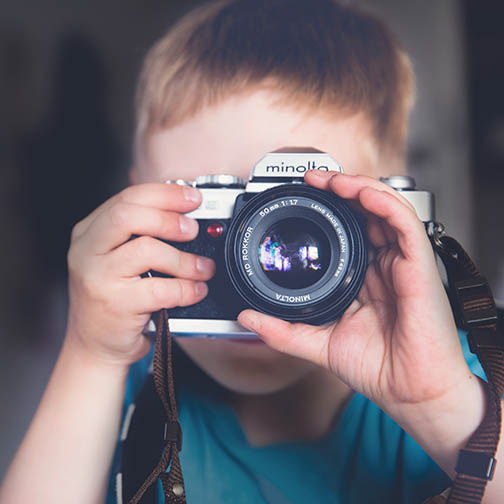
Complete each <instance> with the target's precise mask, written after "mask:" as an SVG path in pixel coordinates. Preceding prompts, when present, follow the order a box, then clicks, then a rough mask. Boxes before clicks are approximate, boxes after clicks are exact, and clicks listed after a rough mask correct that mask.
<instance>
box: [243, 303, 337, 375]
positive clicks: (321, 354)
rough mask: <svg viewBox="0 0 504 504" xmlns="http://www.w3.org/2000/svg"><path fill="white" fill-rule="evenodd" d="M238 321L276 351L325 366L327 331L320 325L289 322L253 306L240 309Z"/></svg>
mask: <svg viewBox="0 0 504 504" xmlns="http://www.w3.org/2000/svg"><path fill="white" fill-rule="evenodd" d="M238 322H239V323H240V324H241V325H243V326H244V327H246V328H248V329H250V330H251V331H253V332H255V333H256V334H257V335H258V336H259V337H260V338H261V339H262V340H263V341H264V342H265V343H266V344H267V345H268V346H270V347H271V348H274V349H276V350H279V351H280V352H283V353H286V354H289V355H293V356H294V357H299V358H301V359H306V360H309V361H311V362H314V363H315V364H318V365H320V366H324V367H326V368H327V367H328V362H327V356H328V352H327V345H328V341H329V331H327V330H325V329H324V328H323V327H321V326H311V325H308V324H302V323H290V322H286V321H285V320H281V319H278V318H275V317H271V316H269V315H265V314H263V313H259V312H257V311H254V310H244V311H242V312H241V313H240V314H239V315H238Z"/></svg>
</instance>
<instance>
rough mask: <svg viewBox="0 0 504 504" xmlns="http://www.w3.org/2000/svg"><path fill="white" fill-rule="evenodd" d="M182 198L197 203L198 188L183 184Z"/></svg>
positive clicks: (199, 196) (198, 198)
mask: <svg viewBox="0 0 504 504" xmlns="http://www.w3.org/2000/svg"><path fill="white" fill-rule="evenodd" d="M184 198H185V199H186V200H187V201H193V202H194V203H198V202H200V201H201V192H200V190H199V189H196V188H195V187H187V186H184Z"/></svg>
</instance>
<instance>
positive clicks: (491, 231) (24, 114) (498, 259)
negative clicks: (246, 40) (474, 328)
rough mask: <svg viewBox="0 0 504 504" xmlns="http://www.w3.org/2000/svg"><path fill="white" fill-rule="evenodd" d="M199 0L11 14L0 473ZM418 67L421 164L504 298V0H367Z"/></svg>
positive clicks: (125, 0)
mask: <svg viewBox="0 0 504 504" xmlns="http://www.w3.org/2000/svg"><path fill="white" fill-rule="evenodd" d="M307 1H308V0H307ZM198 3H199V2H198V1H196V0H168V1H166V0H142V1H135V0H107V1H105V2H104V1H100V2H98V1H96V0H87V1H86V2H84V1H82V0H66V1H65V2H57V1H56V0H17V1H16V2H14V1H10V2H4V3H3V7H2V9H1V11H0V114H1V115H0V117H1V121H0V170H1V172H0V174H1V178H0V194H1V195H0V228H1V229H2V239H1V242H0V243H1V245H0V247H1V248H0V254H1V255H0V257H1V260H0V277H1V279H2V280H1V282H0V478H1V477H2V476H3V474H4V472H5V470H6V469H7V466H8V464H9V461H10V460H11V458H12V456H13V454H14V452H15V450H16V447H17V446H18V444H19V442H20V441H21V439H22V436H23V434H24V432H25V430H26V428H27V427H28V424H29V422H30V419H31V417H32V416H33V413H34V412H35V409H36V406H37V403H38V401H39V399H40V396H41V394H42V392H43V390H44V387H45V385H46V383H47V380H48V378H49V375H50V372H51V369H52V366H53V364H54V362H55V360H56V357H57V354H58V350H59V348H60V345H61V342H62V339H63V336H64V331H65V322H66V309H67V291H66V281H67V278H66V252H67V248H68V243H69V235H70V231H71V228H72V226H73V225H74V224H75V223H76V222H77V221H78V220H80V219H82V218H83V217H85V216H86V215H87V214H89V213H90V212H91V211H92V210H93V209H94V208H95V207H96V206H98V205H99V204H100V203H102V202H103V201H104V200H105V199H107V198H108V197H110V196H111V195H112V194H114V193H116V192H118V191H119V190H121V189H122V188H124V187H125V186H126V185H127V178H126V174H127V169H128V165H129V161H130V146H131V138H132V131H133V113H132V101H133V94H134V87H135V80H136V76H137V74H138V72H139V68H140V64H141V61H142V58H143V56H144V55H145V52H146V50H147V48H148V47H149V46H150V45H151V44H152V43H153V42H154V40H156V39H157V38H158V37H159V36H161V34H162V33H163V32H164V31H165V30H166V29H167V27H169V25H170V24H172V23H173V22H174V21H175V20H176V19H177V18H178V17H179V16H181V15H182V14H183V13H185V12H186V11H188V10H189V9H191V8H192V7H193V6H195V5H197V4H198ZM355 3H358V4H364V5H366V6H367V7H369V8H370V9H371V10H373V11H375V12H377V13H379V14H380V15H381V16H382V17H383V18H384V19H385V20H386V21H388V23H389V24H390V25H391V26H392V28H393V30H394V31H395V32H396V33H397V34H398V35H399V37H400V38H401V39H402V40H403V42H404V44H405V46H406V48H407V49H408V51H409V53H410V54H411V56H412V59H413V63H414V66H415V70H416V73H417V78H418V101H417V106H416V109H415V111H414V114H413V117H412V122H411V137H410V144H409V166H410V171H411V173H412V174H413V175H414V176H415V177H416V179H417V184H418V186H420V187H422V188H426V189H429V190H431V191H433V192H434V193H435V195H436V199H437V206H438V218H439V220H441V221H442V222H444V223H445V225H446V227H447V230H448V232H449V233H450V234H451V235H453V236H455V237H456V238H457V239H459V240H460V241H461V242H462V243H463V244H464V245H465V246H466V248H467V249H468V251H469V252H470V253H471V255H472V256H473V258H474V260H475V261H476V263H477V264H478V266H479V268H480V270H481V271H482V273H483V274H484V275H485V276H486V277H487V278H488V279H489V280H490V283H491V284H492V287H493V290H494V293H495V294H496V297H497V299H498V301H499V302H500V303H502V304H504V232H503V224H502V220H503V219H504V211H503V209H502V203H503V201H504V99H503V96H502V90H503V89H504V69H503V66H502V52H503V49H504V29H503V24H502V19H503V15H504V2H502V1H500V0H495V1H490V0H485V1H482V2H474V1H471V0H465V1H463V0H443V1H439V0H407V1H404V0H368V1H358V0H355Z"/></svg>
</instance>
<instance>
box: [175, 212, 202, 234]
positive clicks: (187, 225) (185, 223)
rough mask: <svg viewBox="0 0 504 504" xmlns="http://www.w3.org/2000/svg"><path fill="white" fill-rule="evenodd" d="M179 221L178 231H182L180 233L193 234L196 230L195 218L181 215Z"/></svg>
mask: <svg viewBox="0 0 504 504" xmlns="http://www.w3.org/2000/svg"><path fill="white" fill-rule="evenodd" d="M179 222H180V231H182V233H190V234H194V233H195V232H196V231H197V230H198V222H197V221H196V220H195V219H191V218H189V217H186V216H185V215H181V216H180V221H179Z"/></svg>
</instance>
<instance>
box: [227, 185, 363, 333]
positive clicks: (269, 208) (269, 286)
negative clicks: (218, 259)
mask: <svg viewBox="0 0 504 504" xmlns="http://www.w3.org/2000/svg"><path fill="white" fill-rule="evenodd" d="M286 219H298V221H299V222H304V223H306V222H308V223H310V224H309V225H310V226H311V225H313V230H314V232H315V230H318V231H317V232H319V231H320V233H322V234H323V235H325V236H327V239H328V241H329V243H330V248H331V250H330V254H328V255H329V256H330V261H328V262H327V264H326V265H325V266H326V272H325V274H323V275H322V277H321V278H318V280H316V281H314V282H313V284H311V283H310V282H308V283H307V284H306V285H304V286H303V285H301V287H299V286H297V288H296V286H295V285H294V284H295V280H294V283H292V280H289V282H290V284H289V285H290V286H291V288H285V287H283V286H282V285H281V282H280V285H279V282H274V281H271V278H270V277H271V275H269V273H268V272H265V271H264V264H263V265H262V266H263V268H261V261H260V260H259V255H258V254H259V251H260V247H258V244H259V242H260V240H261V238H263V237H264V233H265V231H266V230H267V229H268V228H273V229H276V228H277V227H278V226H280V227H281V224H282V222H284V221H285V220H286ZM320 233H319V235H318V236H319V237H320V236H321V234H320ZM312 234H313V233H312ZM319 241H320V242H321V243H327V241H326V240H325V239H321V240H319ZM276 245H278V244H276ZM322 252H324V251H323V250H322ZM305 254H306V251H305ZM277 257H278V255H277ZM303 259H304V262H305V263H306V260H305V259H306V258H305V257H304V258H303ZM225 263H226V268H227V273H228V275H229V277H230V279H231V282H232V284H233V286H234V288H235V289H236V290H237V292H238V294H239V295H240V296H241V297H242V298H243V300H244V301H245V303H246V304H248V305H249V306H250V307H252V308H254V309H256V310H259V311H262V312H264V313H268V314H270V315H273V316H277V317H280V318H282V319H284V320H289V321H303V322H307V323H312V324H324V323H327V322H330V321H332V320H335V319H337V318H338V317H339V316H341V314H342V313H343V312H344V310H345V309H346V308H347V307H348V306H349V304H350V303H351V302H352V300H353V299H354V298H355V297H356V295H357V293H358V291H359V290H360V287H361V285H362V282H363V279H364V274H365V270H366V267H367V252H366V246H365V239H364V233H363V230H362V223H361V222H360V220H359V219H358V218H357V217H356V216H355V214H354V213H353V212H352V211H351V210H350V208H349V207H348V205H347V204H346V203H345V201H344V200H342V199H341V198H339V197H338V196H336V195H334V194H332V193H329V192H326V191H321V190H319V189H315V188H313V187H310V186H306V185H299V184H289V185H287V184H285V185H281V186H277V187H274V188H272V189H269V190H267V191H264V192H262V193H259V194H258V195H256V196H254V197H253V198H252V199H251V200H250V201H249V202H248V203H246V205H245V206H244V207H243V208H242V209H241V211H240V212H239V213H238V215H236V216H235V217H234V218H233V221H232V224H231V226H230V228H229V233H228V236H227V238H226V245H225ZM314 264H315V266H316V267H318V266H320V264H318V263H317V262H315V263H312V264H310V266H312V267H313V265H314ZM289 274H290V273H289ZM283 275H284V276H285V275H286V274H285V273H284V274H283ZM281 276H282V275H280V277H281ZM308 277H310V274H308ZM277 278H278V276H277ZM313 278H317V276H316V275H314V276H313Z"/></svg>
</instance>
